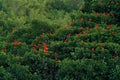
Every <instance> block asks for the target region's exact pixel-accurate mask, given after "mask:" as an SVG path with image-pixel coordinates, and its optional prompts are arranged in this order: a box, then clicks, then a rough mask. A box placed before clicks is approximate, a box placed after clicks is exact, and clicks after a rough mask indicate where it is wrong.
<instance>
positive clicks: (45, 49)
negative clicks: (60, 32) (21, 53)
mask: <svg viewBox="0 0 120 80" xmlns="http://www.w3.org/2000/svg"><path fill="white" fill-rule="evenodd" d="M47 50H48V47H47V44H46V43H43V51H44V52H45V53H46V52H47Z"/></svg>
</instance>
